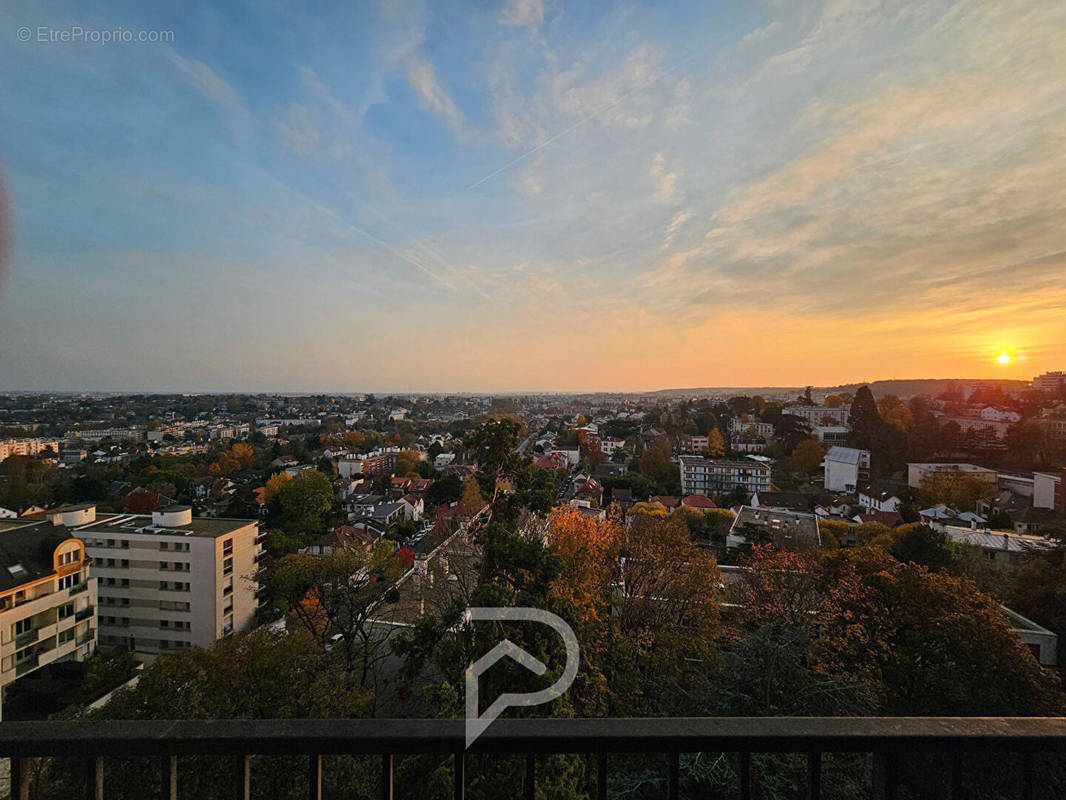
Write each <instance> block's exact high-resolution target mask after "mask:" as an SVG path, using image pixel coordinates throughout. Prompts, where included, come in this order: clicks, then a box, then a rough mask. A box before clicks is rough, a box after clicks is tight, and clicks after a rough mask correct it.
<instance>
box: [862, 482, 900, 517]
mask: <svg viewBox="0 0 1066 800" xmlns="http://www.w3.org/2000/svg"><path fill="white" fill-rule="evenodd" d="M902 504H903V501H902V500H901V499H900V497H899V495H898V494H895V493H894V492H889V491H886V490H882V489H880V488H879V487H877V486H875V485H874V484H872V483H865V484H863V485H862V486H861V487H859V505H860V506H862V507H863V508H865V509H872V510H873V511H898V510H899V507H900V506H901V505H902Z"/></svg>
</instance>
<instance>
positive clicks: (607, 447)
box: [599, 436, 626, 456]
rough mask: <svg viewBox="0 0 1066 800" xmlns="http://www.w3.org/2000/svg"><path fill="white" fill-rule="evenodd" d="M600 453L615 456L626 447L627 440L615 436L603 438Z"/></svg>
mask: <svg viewBox="0 0 1066 800" xmlns="http://www.w3.org/2000/svg"><path fill="white" fill-rule="evenodd" d="M599 442H600V452H601V453H603V454H604V455H605V456H613V455H614V454H615V453H616V452H617V451H618V450H621V449H622V448H623V447H625V443H626V442H625V439H619V438H617V437H615V436H603V437H601V438H600V440H599Z"/></svg>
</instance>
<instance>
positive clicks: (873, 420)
mask: <svg viewBox="0 0 1066 800" xmlns="http://www.w3.org/2000/svg"><path fill="white" fill-rule="evenodd" d="M848 419H849V425H850V427H851V430H850V432H849V433H848V443H849V444H850V445H851V446H852V447H858V448H860V449H863V450H870V449H871V448H872V447H873V444H874V439H875V437H876V436H877V433H878V431H880V429H881V426H882V425H883V424H884V423H883V421H882V420H881V414H880V413H879V412H878V410H877V403H875V402H874V396H873V392H871V391H870V387H869V386H860V387H859V390H858V391H857V392H855V400H854V401H853V402H852V404H851V411H850V413H849V417H848Z"/></svg>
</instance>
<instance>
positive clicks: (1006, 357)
mask: <svg viewBox="0 0 1066 800" xmlns="http://www.w3.org/2000/svg"><path fill="white" fill-rule="evenodd" d="M996 361H998V362H999V363H1000V364H1004V365H1005V364H1009V363H1010V362H1011V355H1010V353H1008V352H1007V351H1005V350H1004V351H1003V352H1002V353H1000V354H999V355H998V356H996Z"/></svg>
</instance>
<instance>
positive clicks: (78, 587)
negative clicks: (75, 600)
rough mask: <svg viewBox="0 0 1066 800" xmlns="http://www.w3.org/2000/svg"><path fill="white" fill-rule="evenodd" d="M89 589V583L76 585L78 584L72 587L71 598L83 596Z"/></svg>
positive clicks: (84, 582)
mask: <svg viewBox="0 0 1066 800" xmlns="http://www.w3.org/2000/svg"><path fill="white" fill-rule="evenodd" d="M88 588H89V583H88V581H83V582H82V583H76V584H74V585H73V586H71V587H70V596H71V597H73V596H74V595H76V594H81V593H82V592H84V591H85V590H86V589H88Z"/></svg>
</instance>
